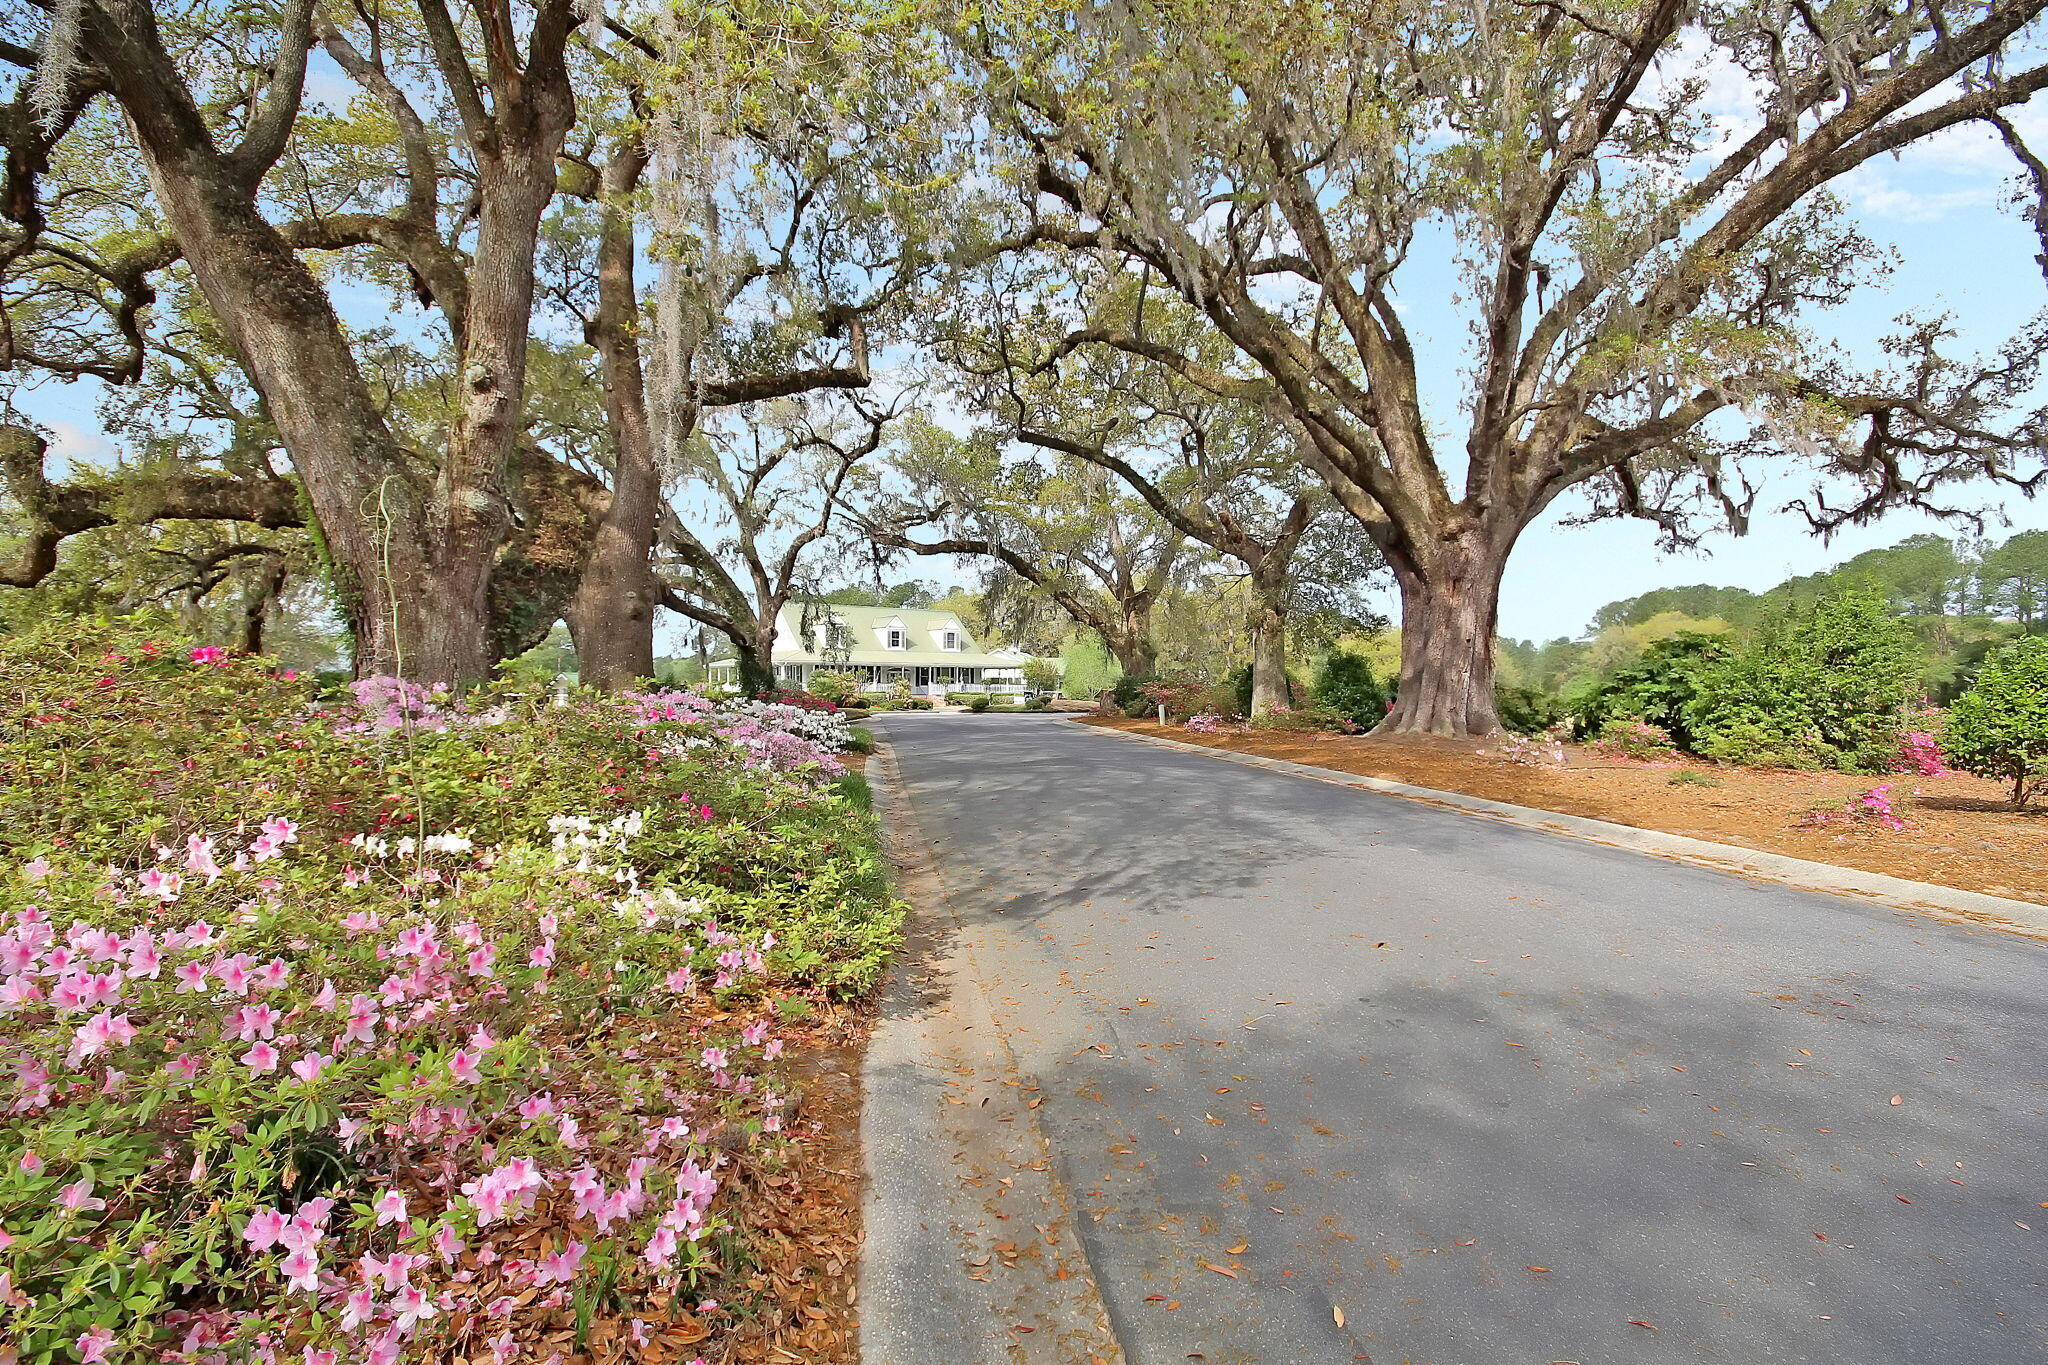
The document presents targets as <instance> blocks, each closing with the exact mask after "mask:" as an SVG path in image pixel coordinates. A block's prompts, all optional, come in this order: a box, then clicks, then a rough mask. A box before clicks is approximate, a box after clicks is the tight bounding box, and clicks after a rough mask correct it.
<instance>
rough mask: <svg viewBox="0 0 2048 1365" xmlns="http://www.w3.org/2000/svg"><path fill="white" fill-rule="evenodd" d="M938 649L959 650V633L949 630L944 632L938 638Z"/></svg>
mask: <svg viewBox="0 0 2048 1365" xmlns="http://www.w3.org/2000/svg"><path fill="white" fill-rule="evenodd" d="M939 648H941V649H954V650H957V649H959V648H960V633H959V632H958V631H954V630H949V631H946V632H944V633H943V634H941V635H940V636H939Z"/></svg>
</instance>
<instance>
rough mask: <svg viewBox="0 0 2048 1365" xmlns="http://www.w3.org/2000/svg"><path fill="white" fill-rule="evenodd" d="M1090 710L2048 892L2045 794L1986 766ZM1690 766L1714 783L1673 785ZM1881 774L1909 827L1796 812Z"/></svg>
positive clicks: (1886, 869)
mask: <svg viewBox="0 0 2048 1365" xmlns="http://www.w3.org/2000/svg"><path fill="white" fill-rule="evenodd" d="M1083 723H1084V724H1088V725H1103V726H1108V727H1110V728H1112V729H1117V730H1130V731H1134V732H1136V733H1138V734H1150V735H1161V736H1164V737H1166V738H1168V739H1176V740H1180V741H1182V742H1183V743H1188V744H1200V745H1204V746H1206V747H1209V748H1214V749H1235V750H1238V751H1240V752H1243V753H1251V754H1263V755H1265V756H1266V757H1268V758H1286V759H1292V760H1294V761H1295V762H1297V763H1312V764H1314V765H1316V766H1318V767H1323V768H1335V769H1338V770H1339V771H1342V772H1348V773H1359V774H1361V775H1364V776H1367V777H1380V778H1387V779H1389V780H1391V781H1395V782H1407V783H1411V784H1413V785H1414V786H1418V787H1432V788H1435V789H1436V790H1438V791H1452V792H1462V793H1464V794H1465V795H1467V796H1481V797H1486V798H1488V799H1489V800H1494V801H1507V802H1512V803H1513V804H1515V805H1518V806H1532V807H1535V808H1536V809H1538V810H1551V811H1560V812H1562V813H1564V814H1566V815H1580V816H1586V817H1589V818H1592V819H1595V820H1611V821H1613V822H1614V823H1615V824H1618V825H1634V826H1635V827H1636V828H1638V829H1656V830H1664V831H1666V832H1667V833H1671V834H1685V835H1690V836H1692V837H1693V838H1696V839H1711V840H1713V841H1714V842H1716V843H1723V844H1736V845H1739V846H1741V847H1743V848H1755V849H1764V850H1767V851H1769V852H1772V853H1783V854H1787V855H1789V856H1791V857H1794V858H1806V859H1809V860H1811V861H1813V862H1817V863H1834V864H1836V865H1838V866H1841V867H1855V868H1862V869H1863V870H1864V871H1867V872H1883V873H1887V874H1889V875H1891V876H1894V877H1905V878H1908V879H1910V880H1912V881H1917V882H1933V883H1935V884H1937V885H1941V886H1953V887H1959V888H1961V889H1963V890H1966V891H1984V892H1988V893H1990V894H1991V895H1994V896H2010V897H2013V898H2014V899H2016V900H2027V901H2036V902H2040V903H2043V904H2048V809H2044V808H2043V807H2042V806H2041V804H2040V803H2039V802H2037V803H2035V806H2034V808H2033V809H2031V810H2028V811H2026V812H2024V813H2020V812H2015V811H2013V810H2011V809H2009V808H2008V807H2007V805H2006V801H2005V797H2006V788H2005V787H2004V786H2002V785H2001V784H1999V783H1996V782H1990V781H1986V780H1984V779H1983V778H1977V777H1963V776H1956V777H1937V778H1929V777H1867V776H1848V775H1844V774H1841V773H1795V772H1779V771H1773V770H1762V769H1752V768H1728V767H1719V766H1716V765H1713V764H1708V763H1699V762H1695V761H1691V760H1686V761H1679V762H1671V763H1658V764H1651V763H1640V762H1634V761H1631V760H1627V759H1613V758H1605V757H1602V756H1600V755H1598V754H1595V753H1592V752H1590V751H1588V750H1586V749H1583V748H1578V747H1575V746H1568V747H1567V749H1566V755H1565V764H1564V766H1563V767H1555V766H1546V767H1530V766H1527V765H1523V764H1517V763H1509V762H1506V761H1504V760H1502V759H1500V758H1498V757H1496V756H1494V755H1493V753H1492V752H1491V751H1492V750H1493V749H1494V748H1495V745H1494V744H1493V743H1492V742H1490V741H1483V740H1446V739H1429V738H1423V737H1408V736H1404V737H1401V738H1398V739H1393V738H1387V739H1382V738H1370V737H1367V736H1362V735H1275V734H1236V735H1204V734H1199V733H1197V732H1194V731H1190V730H1185V729H1182V728H1181V727H1180V726H1177V725H1175V726H1160V725H1158V724H1156V723H1154V722H1152V721H1141V720H1125V719H1122V718H1117V717H1106V716H1089V717H1087V718H1086V719H1085V721H1084V722H1083ZM1687 771H1690V772H1693V773H1697V774H1698V775H1699V776H1701V777H1703V778H1705V779H1707V780H1708V781H1710V782H1712V783H1714V784H1715V785H1713V786H1705V785H1688V784H1687V783H1686V782H1684V781H1680V782H1678V783H1676V784H1674V782H1673V779H1674V778H1675V777H1677V776H1678V774H1679V773H1681V772H1687ZM1880 783H1890V784H1891V799H1892V805H1893V808H1894V809H1895V810H1896V811H1897V812H1898V814H1899V816H1900V817H1901V818H1902V819H1904V820H1905V822H1906V828H1905V829H1903V830H1887V829H1884V828H1883V827H1881V826H1879V825H1876V824H1874V823H1868V822H1864V821H1852V820H1828V821H1825V822H1822V823H1819V824H1810V823H1804V824H1803V823H1802V820H1803V819H1804V818H1805V817H1807V816H1808V815H1809V813H1810V812H1813V811H1815V810H1826V809H1829V808H1832V809H1834V810H1836V811H1839V810H1841V809H1842V807H1843V803H1844V802H1846V801H1848V800H1850V799H1851V798H1853V797H1856V796H1858V795H1860V794H1862V793H1863V792H1865V791H1868V790H1869V789H1870V788H1871V787H1873V786H1876V785H1878V784H1880Z"/></svg>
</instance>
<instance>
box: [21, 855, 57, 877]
mask: <svg viewBox="0 0 2048 1365" xmlns="http://www.w3.org/2000/svg"><path fill="white" fill-rule="evenodd" d="M21 875H22V878H23V880H25V881H31V882H39V881H41V880H43V878H45V877H47V876H49V875H50V860H49V859H48V858H35V859H31V860H30V861H28V862H26V863H23V864H22V867H21Z"/></svg>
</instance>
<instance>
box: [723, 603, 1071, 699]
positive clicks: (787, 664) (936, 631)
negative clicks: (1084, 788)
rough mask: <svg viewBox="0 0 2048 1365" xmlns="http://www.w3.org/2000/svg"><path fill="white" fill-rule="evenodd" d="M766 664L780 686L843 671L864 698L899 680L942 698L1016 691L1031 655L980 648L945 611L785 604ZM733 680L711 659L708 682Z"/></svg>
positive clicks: (730, 671)
mask: <svg viewBox="0 0 2048 1365" xmlns="http://www.w3.org/2000/svg"><path fill="white" fill-rule="evenodd" d="M771 658H772V660H773V662H774V665H775V681H776V684H777V685H778V686H781V687H788V688H803V687H808V686H809V685H810V681H811V677H812V675H813V674H816V673H825V672H832V673H848V674H851V675H852V676H853V677H855V678H857V679H859V680H860V683H861V686H862V687H863V688H864V689H865V690H867V691H870V692H885V691H888V690H889V689H890V688H891V687H893V686H894V685H895V684H896V683H898V682H905V683H908V684H909V685H910V691H911V695H913V696H918V697H944V696H945V695H946V694H947V693H948V692H991V693H1015V692H1022V691H1024V690H1025V688H1024V671H1023V670H1024V665H1025V664H1026V663H1028V662H1029V661H1030V660H1031V658H1032V656H1031V655H1029V654H1026V653H1024V652H1023V651H1021V650H1016V649H998V650H984V649H983V648H982V647H981V645H980V644H979V643H978V642H977V641H976V640H975V638H974V635H973V632H971V631H969V630H968V629H967V625H966V623H965V622H963V621H962V620H961V619H960V618H959V616H958V615H956V614H955V613H953V612H950V611H928V610H919V609H916V608H912V607H843V606H838V605H836V604H831V603H812V604H810V605H808V606H806V605H804V604H802V603H791V604H790V605H789V606H786V607H784V608H783V609H782V614H781V615H780V616H779V617H777V618H776V622H775V645H774V652H773V654H772V655H771ZM738 681H739V666H738V664H737V662H736V661H735V660H733V659H732V658H730V657H728V658H724V659H713V660H712V661H711V682H712V684H713V685H714V686H729V685H732V684H735V683H737V682H738Z"/></svg>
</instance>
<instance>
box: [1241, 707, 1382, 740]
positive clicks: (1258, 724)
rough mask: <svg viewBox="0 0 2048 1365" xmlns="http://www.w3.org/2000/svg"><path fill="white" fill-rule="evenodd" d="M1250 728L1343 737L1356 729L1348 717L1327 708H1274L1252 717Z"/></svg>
mask: <svg viewBox="0 0 2048 1365" xmlns="http://www.w3.org/2000/svg"><path fill="white" fill-rule="evenodd" d="M1251 727H1252V729H1254V730H1264V731H1267V732H1269V733H1273V734H1283V735H1329V734H1337V735H1343V734H1350V733H1351V732H1352V731H1354V730H1356V729H1357V728H1358V726H1357V725H1356V724H1355V723H1354V722H1353V721H1352V720H1351V718H1350V717H1349V716H1346V715H1345V714H1343V713H1342V712H1340V711H1338V710H1337V709H1336V708H1334V707H1329V706H1300V707H1294V706H1281V707H1276V708H1274V709H1273V710H1271V711H1268V712H1267V713H1266V714H1265V715H1263V716H1254V717H1252V720H1251Z"/></svg>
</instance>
